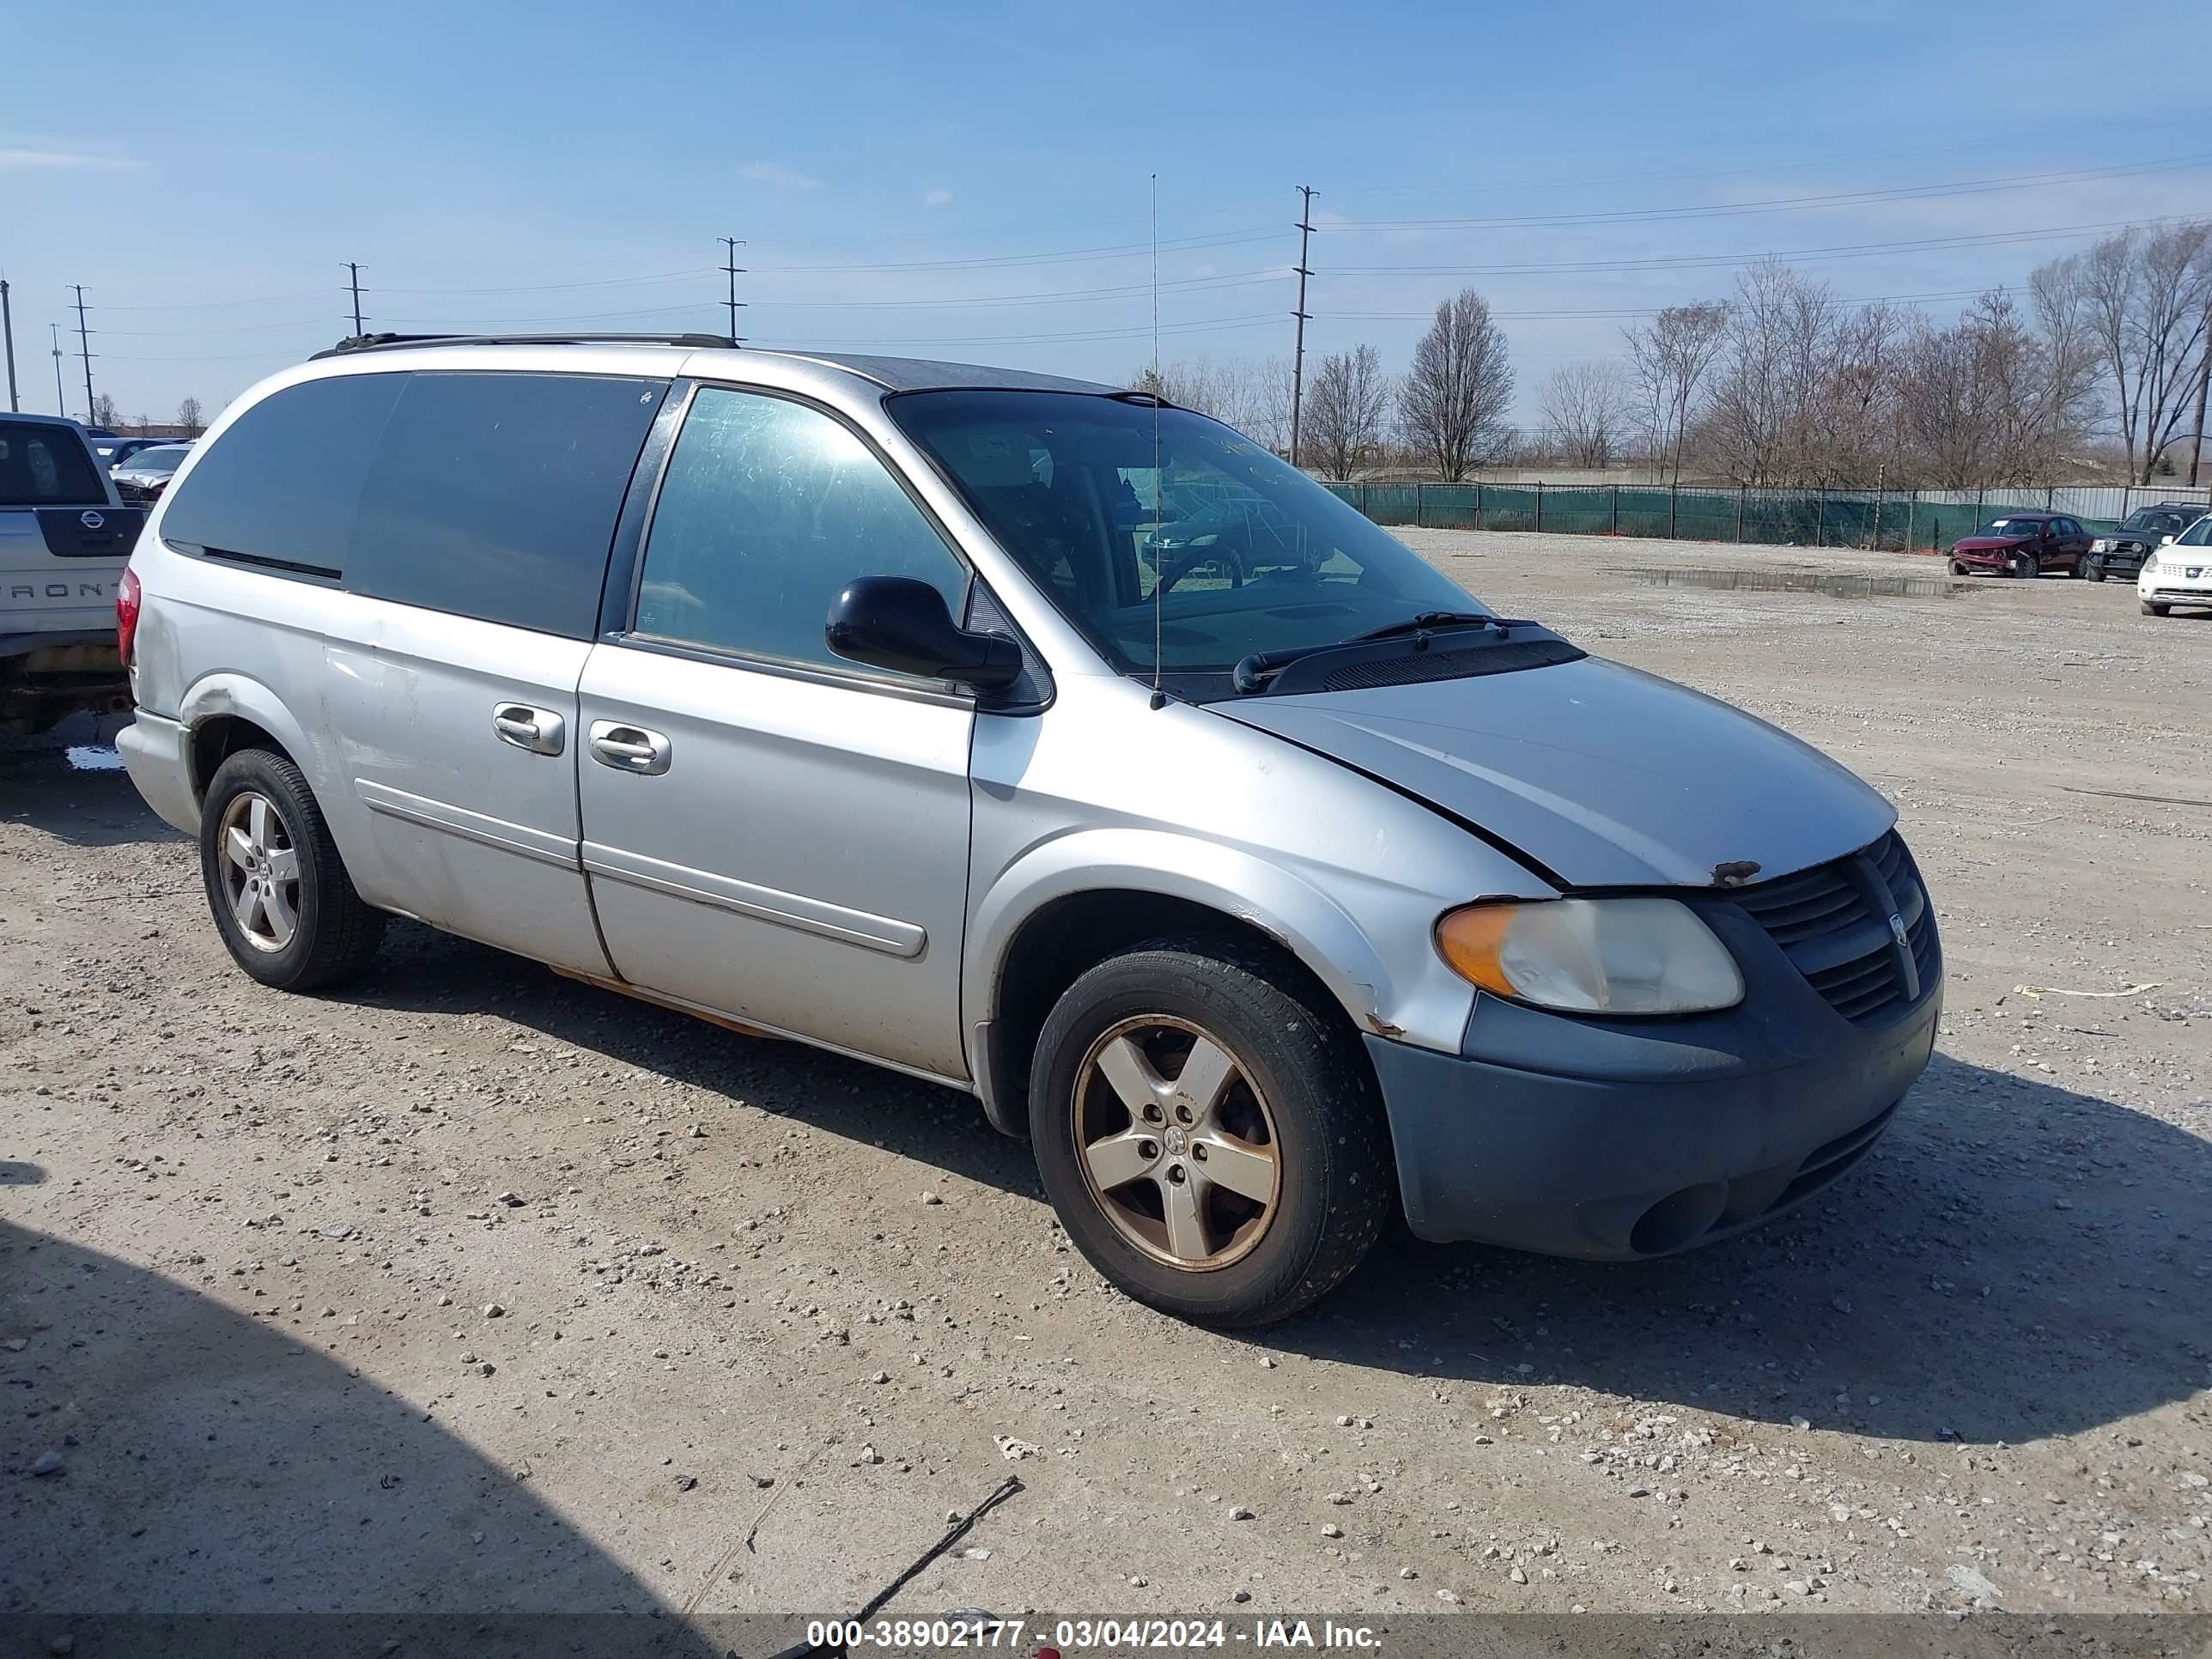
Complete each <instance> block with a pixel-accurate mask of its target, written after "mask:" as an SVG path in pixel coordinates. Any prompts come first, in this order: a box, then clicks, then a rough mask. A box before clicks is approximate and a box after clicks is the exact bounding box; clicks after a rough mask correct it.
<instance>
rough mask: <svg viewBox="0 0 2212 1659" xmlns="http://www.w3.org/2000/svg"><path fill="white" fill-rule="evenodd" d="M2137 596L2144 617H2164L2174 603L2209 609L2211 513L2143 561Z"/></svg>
mask: <svg viewBox="0 0 2212 1659" xmlns="http://www.w3.org/2000/svg"><path fill="white" fill-rule="evenodd" d="M2136 598H2137V599H2140V600H2142V608H2143V615H2145V616H2146V617H2163V616H2165V615H2166V614H2167V613H2168V612H2170V611H2172V609H2173V608H2174V607H2175V606H2176V605H2182V606H2185V607H2188V608H2191V609H2196V610H2205V611H2212V513H2207V514H2206V515H2205V516H2204V517H2203V518H2200V519H2199V520H2197V522H2196V523H2195V524H2192V525H2191V526H2189V527H2188V528H2187V529H2185V530H2184V531H2183V532H2181V533H2180V534H2179V536H2176V537H2175V538H2173V539H2172V541H2171V542H2169V543H2167V544H2166V545H2165V546H2163V547H2161V548H2160V549H2159V550H2158V551H2157V552H2155V553H2154V554H2153V555H2151V556H2150V557H2149V558H2148V559H2146V560H2144V561H2143V568H2142V571H2141V572H2140V573H2139V574H2137V575H2136Z"/></svg>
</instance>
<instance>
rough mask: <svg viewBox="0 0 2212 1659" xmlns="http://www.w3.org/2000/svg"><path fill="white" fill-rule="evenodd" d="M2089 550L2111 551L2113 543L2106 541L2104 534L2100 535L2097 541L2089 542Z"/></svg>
mask: <svg viewBox="0 0 2212 1659" xmlns="http://www.w3.org/2000/svg"><path fill="white" fill-rule="evenodd" d="M2089 550H2090V551H2091V552H2092V553H2109V552H2111V551H2112V543H2110V542H2108V541H2106V539H2105V538H2103V537H2102V536H2100V537H2098V538H2097V539H2096V540H2095V541H2093V542H2091V543H2090V544H2089Z"/></svg>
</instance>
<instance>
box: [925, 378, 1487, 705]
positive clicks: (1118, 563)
mask: <svg viewBox="0 0 2212 1659" xmlns="http://www.w3.org/2000/svg"><path fill="white" fill-rule="evenodd" d="M884 407H885V408H886V409H887V410H889V411H890V415H891V416H892V418H893V419H894V420H896V422H898V423H899V425H900V426H901V427H902V428H904V429H905V431H906V432H907V434H908V435H909V436H911V437H912V438H913V439H914V440H915V442H917V443H918V444H920V445H921V447H922V448H923V449H925V450H926V451H927V452H928V453H929V455H930V457H931V458H932V459H933V460H935V461H936V462H937V464H938V465H939V467H940V468H942V469H943V471H945V474H946V476H947V477H950V478H951V481H952V483H954V485H955V486H956V487H957V488H958V489H959V491H960V493H961V495H963V497H964V498H965V499H966V500H967V501H968V504H969V506H970V507H973V508H974V509H975V514H976V516H977V517H978V518H980V519H981V520H982V521H983V522H984V524H985V525H986V526H988V528H989V529H990V531H991V532H992V534H993V535H994V536H995V537H997V538H998V539H999V542H1000V545H1002V546H1003V547H1004V548H1005V549H1006V551H1007V552H1008V553H1010V554H1012V556H1013V557H1014V558H1016V559H1017V560H1018V561H1020V562H1021V563H1022V565H1023V566H1024V568H1026V569H1027V570H1028V572H1029V574H1030V578H1031V580H1034V581H1035V582H1036V585H1037V586H1038V587H1039V588H1040V589H1041V590H1042V592H1044V593H1045V594H1046V595H1047V596H1048V598H1050V599H1052V600H1053V601H1054V603H1055V604H1056V605H1059V607H1060V611H1062V612H1063V613H1064V614H1065V615H1066V617H1067V618H1068V620H1069V621H1070V622H1072V623H1074V624H1075V626H1076V627H1077V628H1078V629H1080V630H1081V631H1082V633H1083V635H1084V636H1085V638H1086V639H1088V640H1089V641H1091V644H1092V645H1094V646H1095V647H1097V649H1098V651H1099V652H1100V653H1101V654H1103V656H1104V657H1105V658H1106V659H1108V660H1109V661H1110V662H1111V663H1113V664H1114V665H1115V667H1117V668H1119V669H1121V671H1124V672H1126V673H1132V674H1137V675H1140V676H1148V675H1150V674H1151V673H1152V671H1153V668H1154V665H1155V653H1154V639H1155V617H1154V615H1153V605H1152V597H1153V590H1154V588H1155V586H1157V587H1158V589H1159V590H1160V593H1159V613H1158V618H1157V638H1158V666H1159V668H1160V670H1161V671H1163V672H1165V673H1170V674H1191V673H1204V674H1226V673H1227V672H1228V671H1230V670H1231V668H1232V667H1234V666H1235V665H1236V664H1237V662H1238V661H1239V660H1240V659H1243V658H1244V657H1246V656H1248V655H1249V654H1251V653H1254V652H1274V651H1283V650H1292V649H1298V648H1304V647H1312V646H1317V645H1328V644H1333V643H1334V642H1335V641H1339V640H1345V639H1349V638H1351V637H1352V636H1353V635H1358V634H1364V633H1367V632H1369V631H1370V630H1371V629H1376V628H1383V627H1388V626H1389V625H1390V624H1392V623H1402V622H1406V621H1407V620H1409V619H1410V618H1412V617H1415V616H1418V615H1419V614H1420V613H1422V612H1423V611H1482V610H1483V609H1484V607H1483V606H1482V605H1479V604H1477V603H1476V602H1475V601H1474V599H1470V598H1468V595H1467V593H1466V592H1464V591H1463V590H1462V589H1461V588H1460V586H1458V585H1457V584H1456V583H1455V582H1453V581H1451V580H1449V578H1447V577H1445V576H1444V575H1443V574H1442V573H1440V572H1439V571H1437V569H1436V568H1434V567H1433V566H1431V564H1429V563H1428V562H1426V561H1425V560H1424V559H1423V558H1421V556H1419V554H1417V553H1415V552H1413V550H1411V549H1410V548H1408V547H1407V546H1406V544H1404V543H1403V542H1401V541H1399V540H1398V539H1397V538H1395V537H1394V536H1392V535H1390V534H1389V533H1388V532H1385V531H1383V530H1381V529H1378V528H1377V527H1376V526H1375V525H1373V524H1372V523H1370V521H1369V520H1367V519H1365V518H1364V517H1363V516H1362V515H1361V514H1359V513H1357V512H1355V511H1353V510H1352V508H1351V507H1347V506H1346V505H1345V504H1344V503H1343V502H1342V501H1339V500H1338V499H1337V498H1336V497H1335V496H1334V495H1330V494H1329V493H1328V491H1327V490H1325V489H1322V487H1321V486H1320V485H1319V484H1317V483H1314V482H1313V481H1312V480H1311V479H1310V478H1309V477H1306V476H1305V474H1304V473H1303V472H1300V471H1297V469H1296V468H1294V467H1292V466H1291V465H1288V464H1287V463H1285V462H1284V461H1281V460H1279V459H1276V457H1275V456H1274V455H1273V454H1271V453H1269V452H1268V451H1267V449H1266V448H1265V447H1262V446H1261V445H1260V444H1257V443H1255V442H1253V441H1251V440H1250V439H1249V438H1245V437H1243V436H1241V435H1238V434H1237V433H1236V432H1233V431H1231V429H1230V428H1227V427H1225V426H1223V425H1221V424H1219V423H1218V422H1214V421H1211V420H1208V419H1206V417H1205V416H1201V415H1194V414H1192V413H1190V412H1189V411H1188V410H1180V409H1161V410H1154V409H1153V408H1152V406H1151V405H1149V404H1135V403H1127V402H1123V401H1122V400H1121V399H1120V398H1108V397H1102V396H1097V395H1093V394H1089V393H1084V392H911V393H907V394H904V395H902V396H899V397H895V398H890V399H887V400H886V402H885V404H884ZM1156 419H1157V423H1158V447H1157V449H1156V448H1155V439H1154V427H1155V420H1156Z"/></svg>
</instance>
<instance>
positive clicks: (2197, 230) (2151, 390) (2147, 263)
mask: <svg viewBox="0 0 2212 1659" xmlns="http://www.w3.org/2000/svg"><path fill="white" fill-rule="evenodd" d="M2035 281H2036V283H2037V284H2038V288H2039V295H2040V293H2041V292H2042V291H2044V290H2046V289H2047V290H2049V291H2050V292H2051V293H2052V294H2053V295H2065V296H2067V297H2069V298H2070V299H2071V300H2073V301H2076V302H2078V304H2079V306H2080V314H2081V319H2082V320H2083V322H2084V324H2085V325H2086V328H2087V333H2088V335H2089V337H2090V338H2091V339H2092V340H2093V342H2094V343H2095V348H2096V352H2097V356H2098V357H2099V358H2100V367H2101V368H2102V369H2103V370H2104V373H2105V375H2106V380H2107V381H2108V383H2109V387H2110V390H2111V392H2112V407H2113V411H2114V413H2115V415H2116V416H2118V422H2119V428H2120V437H2121V440H2122V441H2123V442H2124V443H2125V444H2126V446H2127V449H2128V453H2129V457H2130V459H2129V466H2130V469H2131V470H2132V471H2133V472H2134V475H2135V477H2136V478H2137V479H2138V480H2139V481H2140V482H2142V483H2149V482H2150V479H2151V475H2152V473H2153V472H2154V471H2155V470H2156V469H2157V466H2158V463H2159V459H2160V455H2161V453H2162V452H2163V451H2164V450H2165V449H2166V447H2167V446H2168V445H2169V444H2171V443H2172V441H2174V439H2175V438H2176V437H2178V436H2180V435H2181V428H2182V425H2183V422H2184V421H2185V419H2186V417H2187V416H2188V413H2189V411H2190V409H2191V405H2192V403H2193V400H2194V398H2195V395H2196V380H2197V365H2198V363H2199V362H2200V361H2201V354H2202V353H2203V350H2204V349H2205V345H2206V342H2205V335H2206V331H2207V327H2208V325H2212V219H2197V220H2191V221H2189V222H2185V223H2181V224H2175V225H2168V226H2165V227H2161V228H2148V227H2143V226H2136V227H2135V228H2130V229H2128V230H2123V231H2119V232H2117V233H2116V234H2112V235H2111V236H2107V237H2106V239H2105V240H2103V241H2101V242H2099V243H2098V244H2097V245H2096V246H2093V247H2092V248H2090V249H2088V250H2087V252H2081V253H2077V254H2075V255H2073V256H2072V257H2071V258H2066V259H2062V260H2057V261H2054V262H2053V263H2052V264H2048V265H2045V266H2044V267H2043V268H2042V269H2040V270H2038V271H2037V272H2036V273H2035Z"/></svg>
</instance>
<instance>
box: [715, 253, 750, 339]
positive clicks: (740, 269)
mask: <svg viewBox="0 0 2212 1659" xmlns="http://www.w3.org/2000/svg"><path fill="white" fill-rule="evenodd" d="M717 240H720V243H721V244H722V246H724V247H726V248H727V249H728V250H729V258H727V259H726V261H725V262H724V263H723V265H722V269H723V270H725V271H726V272H727V273H728V274H729V278H730V297H729V299H728V300H727V301H725V302H724V303H726V305H727V306H728V307H729V310H730V343H731V344H732V345H733V346H735V345H742V344H744V341H743V340H742V339H741V338H739V337H738V307H739V306H741V305H743V304H744V301H742V300H740V299H738V277H740V276H744V274H745V268H744V266H743V265H741V264H738V249H739V248H741V247H743V246H744V241H743V240H740V239H739V238H738V237H735V236H724V237H720V238H718V239H717Z"/></svg>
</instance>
